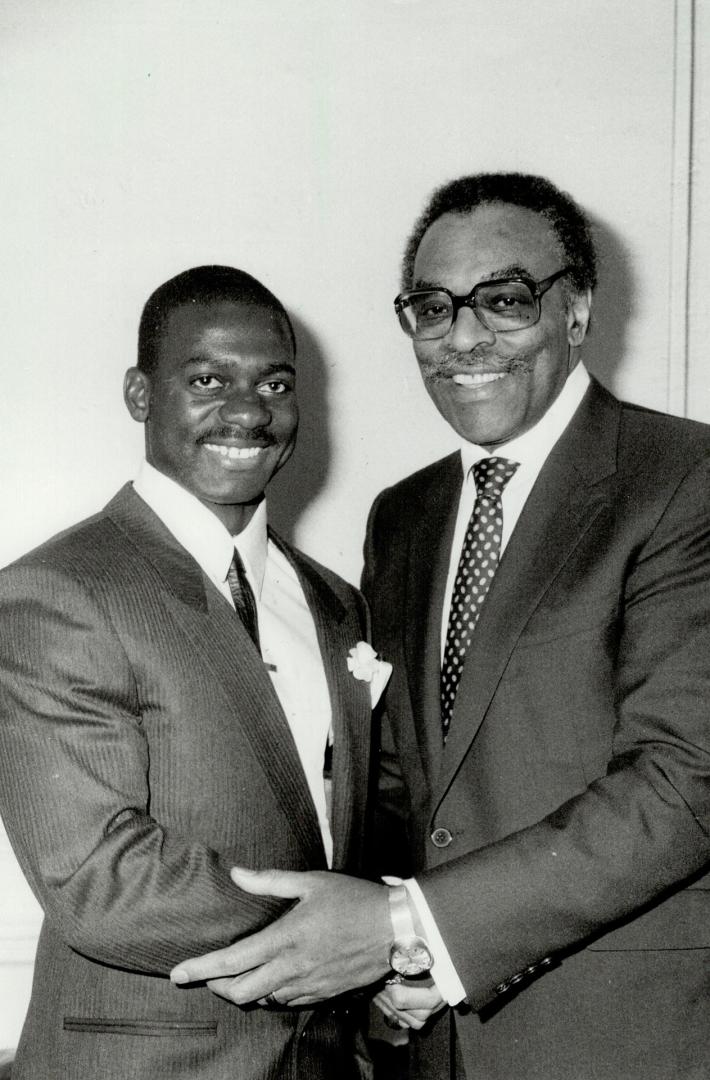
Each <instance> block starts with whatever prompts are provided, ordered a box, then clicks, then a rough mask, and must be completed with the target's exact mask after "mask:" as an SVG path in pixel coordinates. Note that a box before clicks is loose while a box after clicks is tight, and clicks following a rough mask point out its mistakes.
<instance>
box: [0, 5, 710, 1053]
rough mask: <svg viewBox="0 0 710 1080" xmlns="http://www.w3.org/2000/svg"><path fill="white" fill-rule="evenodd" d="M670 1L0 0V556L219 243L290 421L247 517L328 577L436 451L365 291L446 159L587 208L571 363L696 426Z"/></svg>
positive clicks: (702, 150)
mask: <svg viewBox="0 0 710 1080" xmlns="http://www.w3.org/2000/svg"><path fill="white" fill-rule="evenodd" d="M692 13H693V5H692V3H691V0H677V3H673V2H672V0H626V3H625V4H624V5H620V4H619V3H618V0H575V2H573V3H570V0H509V2H504V0H468V2H462V0H437V3H436V4H431V3H430V2H428V0H299V2H295V0H200V2H189V0H105V2H100V0H62V3H61V4H57V3H56V2H54V0H0V94H1V95H2V109H1V115H2V121H1V123H2V162H3V164H2V168H1V169H0V198H1V200H2V207H3V224H4V227H3V242H2V248H1V249H0V251H1V256H0V258H1V259H2V264H1V269H0V273H1V283H2V290H1V293H0V295H1V297H2V302H1V310H2V319H1V320H0V339H1V341H2V360H1V363H2V387H3V392H2V395H1V396H0V460H1V461H2V494H3V518H2V528H1V529H0V565H2V564H3V563H5V562H8V561H9V560H11V559H12V558H14V557H16V556H17V555H19V554H21V553H22V552H23V551H25V550H27V549H28V548H29V547H31V546H34V545H35V544H36V543H38V542H40V541H41V540H43V539H45V538H46V537H47V536H49V535H50V534H51V533H53V532H55V531H57V530H58V529H60V528H62V527H64V526H65V525H68V524H70V523H72V522H74V521H76V520H78V519H79V518H80V517H83V516H85V515H87V514H89V513H91V512H93V511H94V510H95V509H97V508H98V507H99V506H101V505H103V504H104V503H105V502H106V501H108V499H109V498H110V497H111V495H112V494H113V492H114V491H115V490H116V489H117V488H118V486H119V485H120V484H121V483H123V482H124V480H126V479H128V478H130V477H131V476H132V475H133V473H134V471H135V469H136V466H137V463H138V461H139V459H140V456H141V451H142V430H141V429H140V428H138V427H137V426H136V425H134V424H132V422H131V421H130V419H129V418H128V415H127V413H126V412H125V410H124V407H123V405H122V401H121V381H122V376H123V372H124V370H125V368H126V367H127V366H129V365H130V364H131V363H132V362H133V359H134V354H135V334H136V327H137V322H138V317H139V314H140V309H141V306H142V304H143V302H144V300H145V299H146V297H147V295H148V294H149V293H150V292H151V291H152V289H153V288H154V287H155V286H156V285H158V284H160V283H161V282H162V281H164V280H165V279H166V278H168V277H170V276H172V275H173V274H175V273H177V272H179V271H180V270H183V269H185V268H186V267H188V266H191V265H197V264H200V263H205V262H224V263H229V264H232V265H236V266H239V267H241V268H243V269H246V270H248V271H249V272H251V273H252V274H255V275H256V276H257V277H259V278H261V279H262V280H263V281H264V283H265V284H267V285H268V286H269V287H270V288H271V289H272V290H273V291H274V292H276V293H277V295H278V296H279V297H280V298H281V299H282V300H283V301H284V303H285V304H286V306H287V307H288V308H289V310H290V311H291V312H292V314H293V316H294V319H295V322H296V326H297V336H298V339H299V344H300V359H301V363H302V369H301V374H300V391H301V397H302V411H303V426H302V436H301V441H300V446H299V450H298V452H297V455H296V457H295V458H294V460H293V461H292V463H291V464H290V465H289V466H288V468H287V470H286V471H285V473H284V474H282V477H281V479H280V480H279V481H277V484H276V490H275V491H274V493H273V498H272V502H273V510H272V517H273V519H274V520H275V522H276V523H277V524H278V525H280V526H281V527H282V528H283V529H285V530H286V531H287V532H288V533H290V534H291V535H292V536H293V537H295V539H296V540H297V542H298V543H299V544H300V545H301V546H302V547H304V548H305V549H306V550H307V551H309V552H310V553H311V554H313V555H315V556H316V557H317V558H320V559H321V560H322V561H323V562H326V563H328V564H329V565H330V566H332V567H333V568H335V569H337V570H339V571H340V572H342V573H343V574H344V575H346V576H347V577H349V578H351V579H352V580H357V577H358V574H359V568H360V547H361V544H362V538H363V532H364V524H365V518H366V513H367V509H368V507H369V505H370V503H371V501H372V498H373V496H374V495H375V494H376V493H377V491H379V490H380V489H381V488H382V487H383V486H384V485H385V484H387V483H390V482H391V481H393V480H395V479H397V478H399V477H401V476H403V475H404V474H406V473H408V472H411V471H412V470H413V469H414V468H416V467H418V466H419V465H421V464H424V463H425V462H427V461H429V460H433V459H434V458H436V457H439V456H441V455H442V454H444V453H446V452H448V450H449V449H450V447H451V446H452V439H451V436H450V433H449V430H448V428H447V427H446V426H445V424H444V423H443V421H441V420H440V419H439V418H438V416H437V414H436V413H435V412H434V409H433V407H432V406H431V404H430V402H429V400H428V398H427V397H426V395H425V393H424V391H423V390H422V388H421V387H420V384H419V377H418V374H417V372H416V370H415V368H414V361H413V357H412V356H411V354H410V348H409V345H408V343H407V340H406V338H405V337H404V335H403V334H402V333H401V331H400V330H399V329H398V326H397V324H396V321H395V319H394V317H393V314H392V306H391V300H392V298H393V297H394V295H395V293H396V292H397V291H398V270H399V260H400V255H401V249H402V246H403V242H404V240H405V237H406V234H407V231H408V229H409V227H410V225H411V224H412V221H413V219H414V218H415V216H416V215H417V214H418V212H419V210H420V208H421V206H422V203H423V201H424V200H425V198H426V197H427V195H428V194H429V192H430V191H431V189H432V188H433V187H434V186H435V185H437V184H439V183H441V182H443V181H445V180H447V179H450V178H453V177H454V176H456V175H459V174H462V173H465V172H475V171H480V170H497V169H519V170H523V171H530V172H541V173H544V174H545V175H547V176H549V177H550V178H551V179H552V180H553V181H555V182H556V183H557V184H558V185H560V186H561V187H563V188H565V189H567V190H569V191H570V192H571V193H572V194H573V195H574V196H575V197H576V198H577V199H578V200H579V201H580V202H581V203H582V204H583V205H584V206H585V207H586V208H587V210H588V211H589V213H590V214H591V215H592V217H593V219H594V221H595V223H596V225H597V228H598V240H599V246H600V249H601V253H602V268H601V282H602V283H601V286H600V289H599V293H598V297H597V311H596V316H595V326H594V330H593V333H592V337H591V339H590V341H589V345H588V348H587V350H586V355H587V357H588V362H589V364H590V366H591V367H592V369H593V370H595V371H596V372H597V373H599V374H600V375H601V377H602V378H603V380H604V381H605V382H606V383H607V385H609V386H611V387H612V388H614V389H616V390H617V391H618V392H620V393H621V394H622V395H623V396H626V397H630V398H632V399H633V400H635V401H638V402H641V403H644V404H649V405H652V406H654V407H657V408H661V409H665V408H668V409H670V410H671V411H674V412H684V411H687V412H689V413H690V414H691V415H694V416H696V417H698V418H702V419H706V420H710V380H709V378H708V374H707V370H706V365H704V363H703V353H704V336H705V333H706V332H707V331H706V330H705V328H704V314H705V310H706V309H707V300H706V299H705V298H706V296H707V294H708V288H709V287H710V277H709V274H708V270H707V268H706V267H707V253H708V250H709V246H708V240H709V234H710V225H709V216H708V200H707V199H706V198H705V197H704V196H702V194H701V191H702V188H701V185H700V184H699V177H700V176H704V177H705V178H707V176H708V164H710V140H709V139H708V130H707V123H706V115H707V111H706V109H703V106H704V105H705V106H706V105H707V103H708V102H709V101H710V92H709V89H708V66H707V64H703V63H702V60H703V59H704V57H703V55H702V53H703V51H705V53H706V56H705V59H708V58H710V54H708V53H707V46H705V45H703V44H702V43H703V41H707V40H708V39H709V37H710V35H709V34H708V29H709V25H708V24H710V12H709V11H708V0H696V4H695V19H696V40H697V42H698V44H697V46H696V48H697V50H698V52H697V61H696V79H695V94H696V109H695V117H696V129H695V133H694V146H693V152H694V160H695V175H694V177H693V179H694V186H693V191H694V193H695V198H694V201H693V203H692V206H691V209H692V221H693V231H692V232H691V233H689V232H688V228H687V226H688V220H687V210H688V195H689V182H690V179H691V173H690V171H689V160H690V156H689V155H690V149H691V147H690V145H689V132H690V127H689V122H690V114H691V110H690V105H691V96H690V93H691V82H690V74H691V48H690V46H691V26H692ZM689 236H690V237H691V238H692V244H689ZM688 269H690V281H689V287H690V295H691V299H692V300H693V306H692V307H691V309H690V319H689V321H687V320H686V306H685V300H686V284H687V277H686V275H687V271H688ZM0 633H2V628H1V627H0ZM0 873H1V874H2V889H1V891H0V1047H1V1046H3V1045H5V1046H10V1045H14V1043H15V1042H16V1039H17V1034H18V1031H19V1025H20V1023H21V1018H22V1015H23V1013H24V1009H25V1006H26V995H27V986H28V978H29V971H30V964H31V955H32V943H33V940H34V936H35V933H36V926H37V920H38V913H37V908H36V906H35V904H34V901H33V900H32V899H31V897H30V894H29V892H28V890H27V889H26V886H24V883H23V882H22V880H21V878H20V876H19V873H18V871H17V869H16V867H15V865H14V862H13V860H12V857H11V855H10V853H9V850H8V848H7V845H6V843H5V842H4V840H3V839H2V837H1V836H0Z"/></svg>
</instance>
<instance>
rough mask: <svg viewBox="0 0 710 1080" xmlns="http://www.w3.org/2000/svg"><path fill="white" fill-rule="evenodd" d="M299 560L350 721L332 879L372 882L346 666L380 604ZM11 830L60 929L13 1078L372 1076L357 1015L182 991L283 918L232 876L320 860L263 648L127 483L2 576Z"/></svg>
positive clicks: (334, 693) (361, 759)
mask: <svg viewBox="0 0 710 1080" xmlns="http://www.w3.org/2000/svg"><path fill="white" fill-rule="evenodd" d="M284 547H285V545H284ZM285 550H286V552H287V554H288V556H289V557H290V558H291V560H292V562H293V564H294V566H295V567H296V569H297V572H298V574H299V577H300V580H301V584H302V586H303V588H304V591H305V595H306V598H307V601H308V603H309V606H310V609H311V612H312V614H313V617H314V620H315V624H316V629H317V633H318V640H319V643H320V648H321V653H322V657H323V662H324V666H325V672H326V676H327V680H328V686H329V689H330V696H331V703H332V708H333V723H334V732H335V738H334V762H333V774H334V775H333V834H334V845H335V852H334V867H335V868H336V869H340V870H347V871H349V872H357V871H358V868H359V866H360V860H361V848H362V828H363V821H364V816H365V800H366V791H367V774H368V760H369V749H370V745H369V744H370V703H369V694H368V687H367V686H366V684H364V683H362V682H358V681H357V680H355V679H354V678H353V677H352V676H351V675H350V674H349V672H348V670H347V665H346V659H347V653H348V650H349V648H351V647H352V646H353V645H355V644H356V642H357V641H358V640H360V639H363V638H365V637H366V634H367V626H366V613H365V607H364V604H363V602H362V599H361V598H360V596H359V594H358V593H357V592H356V590H355V589H353V588H352V587H351V586H350V585H348V584H346V583H345V582H344V581H342V580H340V579H339V578H338V577H336V576H335V575H334V574H332V573H330V572H329V571H328V570H325V569H324V568H322V567H319V566H317V565H316V564H315V563H313V562H312V561H311V560H310V559H307V558H306V557H305V556H303V555H300V554H298V553H297V552H295V551H292V550H290V549H288V548H285ZM0 810H1V812H2V816H3V819H4V821H5V823H6V826H7V830H8V833H9V836H10V839H11V841H12V843H13V846H14V848H15V851H16V853H17V855H18V858H19V860H20V862H21V864H22V867H23V869H24V871H25V873H26V875H27V877H28V879H29V881H30V883H31V885H32V887H33V889H34V891H35V893H36V895H37V897H38V898H39V900H40V902H41V904H42V906H43V908H44V911H45V915H46V918H45V922H44V927H43V930H42V934H41V938H40V943H39V950H38V955H37V963H36V972H35V982H34V989H33V995H32V1002H31V1005H30V1010H29V1015H28V1018H27V1022H26V1024H25V1029H24V1032H23V1037H22V1040H21V1045H20V1048H19V1051H18V1055H17V1061H16V1065H15V1072H13V1076H17V1077H18V1078H20V1080H22V1078H27V1080H30V1078H31V1080H65V1078H66V1080H95V1078H96V1080H98V1078H99V1077H101V1080H111V1078H116V1080H119V1078H120V1080H128V1078H141V1080H142V1078H145V1080H154V1078H156V1077H171V1078H173V1077H184V1078H186V1080H187V1078H190V1080H195V1078H209V1080H222V1078H224V1080H226V1078H230V1080H235V1078H237V1077H238V1078H239V1080H257V1078H258V1080H266V1078H271V1077H279V1078H280V1077H290V1078H293V1080H296V1078H298V1080H303V1078H304V1077H306V1078H309V1080H310V1078H318V1080H330V1077H332V1076H333V1075H335V1074H336V1073H337V1074H338V1075H339V1076H340V1075H342V1076H344V1077H350V1076H352V1075H354V1074H355V1064H354V1056H355V1055H354V1050H353V1032H352V1028H353V1027H354V1023H353V1021H352V1019H351V1018H349V1017H348V1016H347V1015H346V1014H345V1013H344V1011H343V1010H342V1009H338V1008H329V1007H327V1006H326V1007H323V1008H321V1009H318V1010H315V1011H314V1010H305V1011H293V1012H290V1011H288V1010H275V1011H267V1010H265V1009H262V1008H252V1009H240V1008H237V1007H235V1006H233V1005H231V1004H227V1003H226V1002H225V1001H223V1000H221V999H219V998H217V997H215V996H214V995H213V994H212V993H211V992H210V991H209V990H208V989H206V988H205V987H198V988H192V989H177V988H175V987H173V986H172V985H171V984H170V982H169V981H168V979H167V978H166V976H167V973H168V972H169V970H170V968H171V967H172V966H173V965H174V964H175V963H176V962H177V961H179V960H180V959H182V958H184V957H185V956H186V955H197V954H200V953H203V952H206V951H208V950H211V949H216V948H219V947H221V946H224V945H226V944H227V943H228V942H231V941H233V940H234V939H236V938H239V937H240V936H242V935H244V934H247V933H251V932H252V931H254V930H256V929H257V928H260V927H262V926H264V925H265V924H267V923H268V922H270V921H271V920H272V919H273V918H274V917H275V916H276V915H277V914H278V913H279V912H280V911H281V910H282V907H281V906H280V902H277V901H272V900H268V899H265V898H261V897H252V896H249V895H247V894H245V893H242V892H240V891H239V890H238V889H237V888H236V887H235V886H234V885H233V884H232V883H231V881H230V879H229V868H230V866H232V865H234V864H240V865H244V866H250V867H254V868H259V867H262V868H263V867H267V866H277V867H281V868H285V869H301V870H305V869H326V861H325V855H324V851H323V846H322V841H321V836H320V831H319V828H318V823H317V818H316V812H315V809H314V806H313V803H312V800H311V797H310V793H309V790H308V787H307V784H306V780H305V777H304V774H303V771H302V768H301V765H300V761H299V758H298V755H297V751H296V748H295V744H294V742H293V739H292V736H291V733H290V729H289V727H288V724H287V721H286V719H285V716H284V714H283V711H282V709H281V706H280V704H279V701H278V698H277V697H276V695H275V692H274V690H273V688H272V684H271V681H270V679H269V676H268V674H267V672H266V670H265V668H264V666H263V664H262V663H261V660H260V658H259V657H258V655H257V653H256V651H255V649H254V648H253V646H252V643H251V641H250V639H249V637H248V635H247V633H246V631H245V630H244V628H243V626H242V624H241V622H240V621H239V619H238V618H237V617H236V616H235V614H234V612H233V611H232V610H231V608H230V607H229V605H228V604H227V603H226V602H225V600H224V598H223V597H222V596H221V595H220V594H219V593H218V591H217V590H216V589H215V588H214V586H213V585H212V584H211V583H210V582H209V581H208V580H207V578H206V577H205V576H204V575H203V573H202V571H201V570H200V569H199V567H198V566H197V564H196V563H195V562H194V561H193V560H192V558H190V557H189V556H188V555H187V553H186V552H185V550H184V549H183V548H181V547H180V546H179V545H178V544H177V542H176V541H175V539H174V538H173V537H172V535H171V534H170V533H169V532H168V530H167V529H166V528H165V527H164V526H163V525H162V523H161V522H160V521H159V519H158V518H157V517H156V516H155V515H154V514H153V512H152V511H151V510H149V509H148V507H147V506H146V505H145V503H144V502H143V501H142V500H141V499H140V498H139V497H138V496H137V495H136V494H135V493H134V492H133V490H132V488H131V487H126V488H124V489H123V490H122V491H121V492H119V494H118V495H117V496H116V498H115V499H114V500H113V501H112V502H111V503H110V504H109V506H108V507H107V508H106V510H105V511H103V512H102V513H100V514H99V515H97V516H96V517H95V518H93V519H91V520H89V521H87V522H85V523H83V524H82V525H79V526H77V527H76V528H74V529H72V530H70V531H69V532H67V533H65V534H63V535H62V536H60V537H57V538H55V539H54V540H52V541H50V542H49V543H47V544H45V545H44V546H42V547H40V548H39V549H38V550H36V551H34V552H33V553H31V554H30V555H27V556H26V557H24V558H23V559H21V560H20V561H19V562H17V563H16V564H14V565H13V566H11V567H9V568H8V569H6V570H5V571H3V572H2V574H0Z"/></svg>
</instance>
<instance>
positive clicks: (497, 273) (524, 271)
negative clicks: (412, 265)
mask: <svg viewBox="0 0 710 1080" xmlns="http://www.w3.org/2000/svg"><path fill="white" fill-rule="evenodd" d="M519 277H527V278H531V279H532V280H534V275H533V274H532V273H531V272H530V270H529V269H528V267H527V266H521V265H520V263H511V264H510V265H509V266H502V267H501V268H500V269H499V270H491V271H490V272H489V273H488V274H486V275H485V277H482V278H481V280H480V281H478V282H476V284H477V285H480V284H482V283H483V282H484V281H507V280H508V279H510V278H519ZM413 288H415V289H441V288H445V286H442V284H441V282H440V281H428V280H427V279H426V278H417V279H416V281H415V282H414V286H413Z"/></svg>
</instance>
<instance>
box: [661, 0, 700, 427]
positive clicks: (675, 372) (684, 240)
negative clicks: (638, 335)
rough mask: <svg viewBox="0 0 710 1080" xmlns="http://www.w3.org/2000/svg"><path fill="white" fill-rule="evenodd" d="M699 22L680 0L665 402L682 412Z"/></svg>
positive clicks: (691, 3) (688, 2)
mask: <svg viewBox="0 0 710 1080" xmlns="http://www.w3.org/2000/svg"><path fill="white" fill-rule="evenodd" d="M694 24H695V0H675V14H674V43H673V134H672V148H671V238H670V275H669V295H668V384H667V388H666V401H667V408H668V411H669V412H671V413H675V414H677V415H680V416H686V415H687V413H688V365H689V322H688V306H689V286H690V228H691V195H692V190H691V185H692V168H693V89H694V79H695V69H694V51H693V36H694Z"/></svg>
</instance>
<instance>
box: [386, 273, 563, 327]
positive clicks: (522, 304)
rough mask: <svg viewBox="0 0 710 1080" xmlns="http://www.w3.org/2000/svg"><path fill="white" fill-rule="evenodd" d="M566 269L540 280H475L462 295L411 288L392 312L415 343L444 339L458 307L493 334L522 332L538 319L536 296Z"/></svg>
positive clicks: (538, 302) (543, 291)
mask: <svg viewBox="0 0 710 1080" xmlns="http://www.w3.org/2000/svg"><path fill="white" fill-rule="evenodd" d="M570 270H571V267H569V266H565V267H564V269H562V270H558V271H557V273H556V274H551V275H550V277H547V278H544V280H543V281H533V279H532V278H528V277H516V278H506V279H504V280H500V281H479V283H478V285H474V287H473V288H472V289H471V291H470V293H468V294H467V295H466V296H455V295H454V293H452V292H449V290H448V289H443V288H441V289H411V290H410V291H409V292H403V293H400V294H399V296H398V297H397V298H396V300H395V302H394V310H395V311H396V312H397V315H398V317H399V323H400V326H401V327H402V329H403V330H404V332H405V334H409V336H410V337H412V338H414V339H415V340H416V341H432V340H434V339H435V338H442V337H446V335H447V334H448V332H449V330H450V329H451V327H452V326H453V325H454V322H455V320H456V315H457V313H458V311H459V309H460V308H462V307H468V308H471V310H472V311H474V312H475V313H476V316H477V317H478V319H479V320H480V321H481V323H482V324H483V325H484V326H485V327H486V329H487V330H493V331H494V332H495V333H498V334H500V333H510V332H511V331H512V330H525V329H526V328H527V327H528V326H534V325H535V323H536V322H537V321H538V319H539V318H540V297H541V296H544V294H545V293H546V292H547V290H548V289H550V288H552V286H553V285H554V284H555V282H556V281H557V280H558V279H559V278H561V277H563V276H564V275H565V274H568V273H569V272H570Z"/></svg>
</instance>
